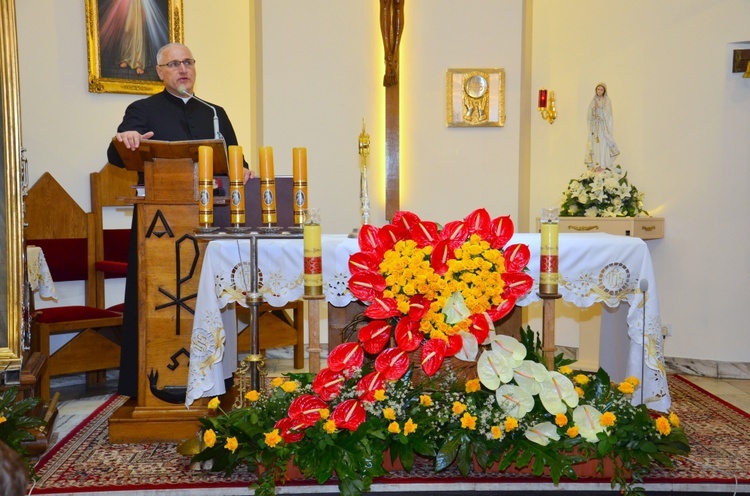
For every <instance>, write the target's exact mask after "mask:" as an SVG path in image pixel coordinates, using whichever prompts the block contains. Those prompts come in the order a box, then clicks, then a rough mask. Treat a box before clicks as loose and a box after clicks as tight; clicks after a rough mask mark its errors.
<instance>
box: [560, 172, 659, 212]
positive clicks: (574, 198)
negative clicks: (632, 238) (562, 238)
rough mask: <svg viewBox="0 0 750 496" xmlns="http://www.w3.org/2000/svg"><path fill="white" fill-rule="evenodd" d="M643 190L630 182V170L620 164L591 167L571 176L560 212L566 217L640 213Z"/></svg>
mask: <svg viewBox="0 0 750 496" xmlns="http://www.w3.org/2000/svg"><path fill="white" fill-rule="evenodd" d="M643 196H644V195H643V193H641V192H639V191H638V189H637V188H636V187H635V186H633V185H631V184H630V183H629V182H628V174H627V173H626V172H623V170H622V168H621V167H620V166H619V165H617V166H615V167H613V168H611V169H608V168H602V167H599V168H594V169H588V170H587V171H586V172H584V173H583V174H582V175H581V177H579V178H578V179H571V181H570V183H568V188H567V189H566V190H565V192H564V193H563V199H562V204H561V206H560V215H561V216H564V217H638V216H643V215H648V212H647V211H645V210H644V209H643Z"/></svg>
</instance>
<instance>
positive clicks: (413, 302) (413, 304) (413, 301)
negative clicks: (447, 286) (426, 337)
mask: <svg viewBox="0 0 750 496" xmlns="http://www.w3.org/2000/svg"><path fill="white" fill-rule="evenodd" d="M430 303H431V302H430V300H428V299H427V298H425V296H424V295H422V294H417V295H414V296H412V297H411V298H410V299H409V318H410V319H412V320H422V317H424V316H425V315H426V314H427V312H428V311H429V310H430Z"/></svg>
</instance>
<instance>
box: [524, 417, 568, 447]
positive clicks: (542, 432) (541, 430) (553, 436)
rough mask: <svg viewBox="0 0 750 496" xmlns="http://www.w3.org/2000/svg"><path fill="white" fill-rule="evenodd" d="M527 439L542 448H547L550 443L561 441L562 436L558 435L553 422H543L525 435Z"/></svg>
mask: <svg viewBox="0 0 750 496" xmlns="http://www.w3.org/2000/svg"><path fill="white" fill-rule="evenodd" d="M523 435H524V436H526V439H528V440H529V441H532V442H534V443H536V444H541V445H542V446H547V445H548V444H549V443H550V441H559V440H560V435H559V434H558V433H557V427H556V426H555V424H553V423H552V422H542V423H540V424H536V425H534V426H532V427H530V428H529V429H527V430H526V432H524V433H523Z"/></svg>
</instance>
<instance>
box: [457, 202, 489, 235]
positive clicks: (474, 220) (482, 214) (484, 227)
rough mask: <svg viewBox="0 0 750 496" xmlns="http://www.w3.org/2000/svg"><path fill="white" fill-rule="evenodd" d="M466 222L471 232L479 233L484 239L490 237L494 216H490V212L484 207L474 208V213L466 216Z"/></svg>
mask: <svg viewBox="0 0 750 496" xmlns="http://www.w3.org/2000/svg"><path fill="white" fill-rule="evenodd" d="M464 223H465V224H466V228H467V229H468V231H469V234H470V235H471V234H474V233H476V234H479V235H480V236H482V237H483V238H484V239H489V238H490V233H491V230H492V218H491V217H490V213H489V212H488V211H487V210H486V209H484V208H478V209H476V210H474V211H473V212H472V213H470V214H469V215H467V216H466V218H465V219H464Z"/></svg>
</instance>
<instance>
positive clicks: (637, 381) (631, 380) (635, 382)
mask: <svg viewBox="0 0 750 496" xmlns="http://www.w3.org/2000/svg"><path fill="white" fill-rule="evenodd" d="M625 382H627V383H630V384H632V385H633V387H634V388H637V387H638V385H639V384H640V383H641V381H640V379H638V378H637V377H633V376H630V377H626V378H625Z"/></svg>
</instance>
